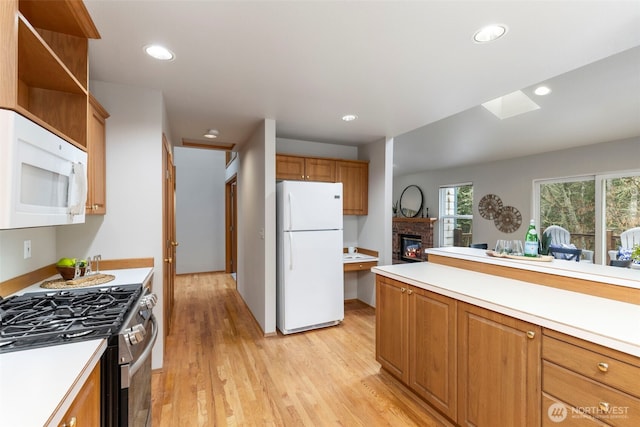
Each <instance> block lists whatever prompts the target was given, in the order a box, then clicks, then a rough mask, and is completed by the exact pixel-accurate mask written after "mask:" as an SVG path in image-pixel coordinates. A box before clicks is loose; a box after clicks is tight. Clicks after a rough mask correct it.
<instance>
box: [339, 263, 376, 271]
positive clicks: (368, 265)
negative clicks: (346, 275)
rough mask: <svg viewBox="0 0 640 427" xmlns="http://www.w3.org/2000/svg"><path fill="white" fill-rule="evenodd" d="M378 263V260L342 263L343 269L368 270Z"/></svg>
mask: <svg viewBox="0 0 640 427" xmlns="http://www.w3.org/2000/svg"><path fill="white" fill-rule="evenodd" d="M376 265H378V261H371V262H347V263H345V264H344V268H343V269H344V271H365V270H366V271H368V270H371V269H372V268H373V267H375V266H376Z"/></svg>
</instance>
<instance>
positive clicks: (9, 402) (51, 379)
mask: <svg viewBox="0 0 640 427" xmlns="http://www.w3.org/2000/svg"><path fill="white" fill-rule="evenodd" d="M100 273H104V274H113V275H114V276H115V279H114V280H112V281H111V282H108V283H104V284H102V285H97V286H95V287H104V286H117V285H127V284H140V283H141V284H143V285H146V284H148V282H149V280H151V277H152V276H153V268H150V267H149V268H128V269H122V270H108V271H100ZM56 277H59V276H58V275H55V276H52V277H50V278H48V279H46V280H50V279H52V278H56ZM40 283H42V282H38V283H35V284H33V285H32V286H29V287H27V288H25V289H22V290H21V291H19V292H16V294H15V295H21V294H25V293H31V292H58V291H60V289H44V288H41V287H40ZM73 289H79V288H73ZM106 346H107V344H106V340H104V339H100V340H92V341H81V342H77V343H73V344H64V345H56V346H50V347H43V348H36V349H32V350H23V351H16V352H11V353H4V354H0V424H2V425H7V426H30V427H31V426H34V427H35V426H49V425H51V426H57V425H58V424H59V423H60V421H61V420H62V417H63V416H64V414H65V413H66V411H67V410H68V409H69V407H70V406H71V403H72V402H73V400H74V399H75V398H76V396H77V395H78V392H79V391H80V389H81V388H82V385H83V384H84V382H85V381H86V380H87V378H88V376H89V374H90V373H91V371H92V370H93V368H94V367H95V365H96V363H97V362H98V361H99V360H100V358H101V357H102V353H103V352H104V350H105V349H106Z"/></svg>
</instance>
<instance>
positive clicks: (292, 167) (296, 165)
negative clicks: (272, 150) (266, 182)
mask: <svg viewBox="0 0 640 427" xmlns="http://www.w3.org/2000/svg"><path fill="white" fill-rule="evenodd" d="M304 177H305V170H304V157H296V156H282V155H280V154H278V155H276V179H278V180H287V181H304Z"/></svg>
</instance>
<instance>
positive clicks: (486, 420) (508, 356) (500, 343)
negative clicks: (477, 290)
mask: <svg viewBox="0 0 640 427" xmlns="http://www.w3.org/2000/svg"><path fill="white" fill-rule="evenodd" d="M540 335H541V331H540V327H539V326H536V325H532V324H530V323H527V322H523V321H521V320H517V319H514V318H511V317H508V316H505V315H502V314H499V313H495V312H492V311H489V310H485V309H482V308H479V307H476V306H472V305H469V304H465V303H458V378H459V381H458V420H457V421H458V424H460V425H463V426H470V425H473V426H479V427H482V426H539V425H540V405H541V404H540V395H541V390H540V381H541V380H540V353H541V345H540V343H541V337H540Z"/></svg>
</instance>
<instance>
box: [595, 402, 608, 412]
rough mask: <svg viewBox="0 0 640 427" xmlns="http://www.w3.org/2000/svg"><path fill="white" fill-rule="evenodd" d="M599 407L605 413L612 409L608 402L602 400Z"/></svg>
mask: <svg viewBox="0 0 640 427" xmlns="http://www.w3.org/2000/svg"><path fill="white" fill-rule="evenodd" d="M598 408H599V409H600V410H601V411H602V412H604V413H608V412H609V410H610V409H611V405H609V403H608V402H600V403H598Z"/></svg>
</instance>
